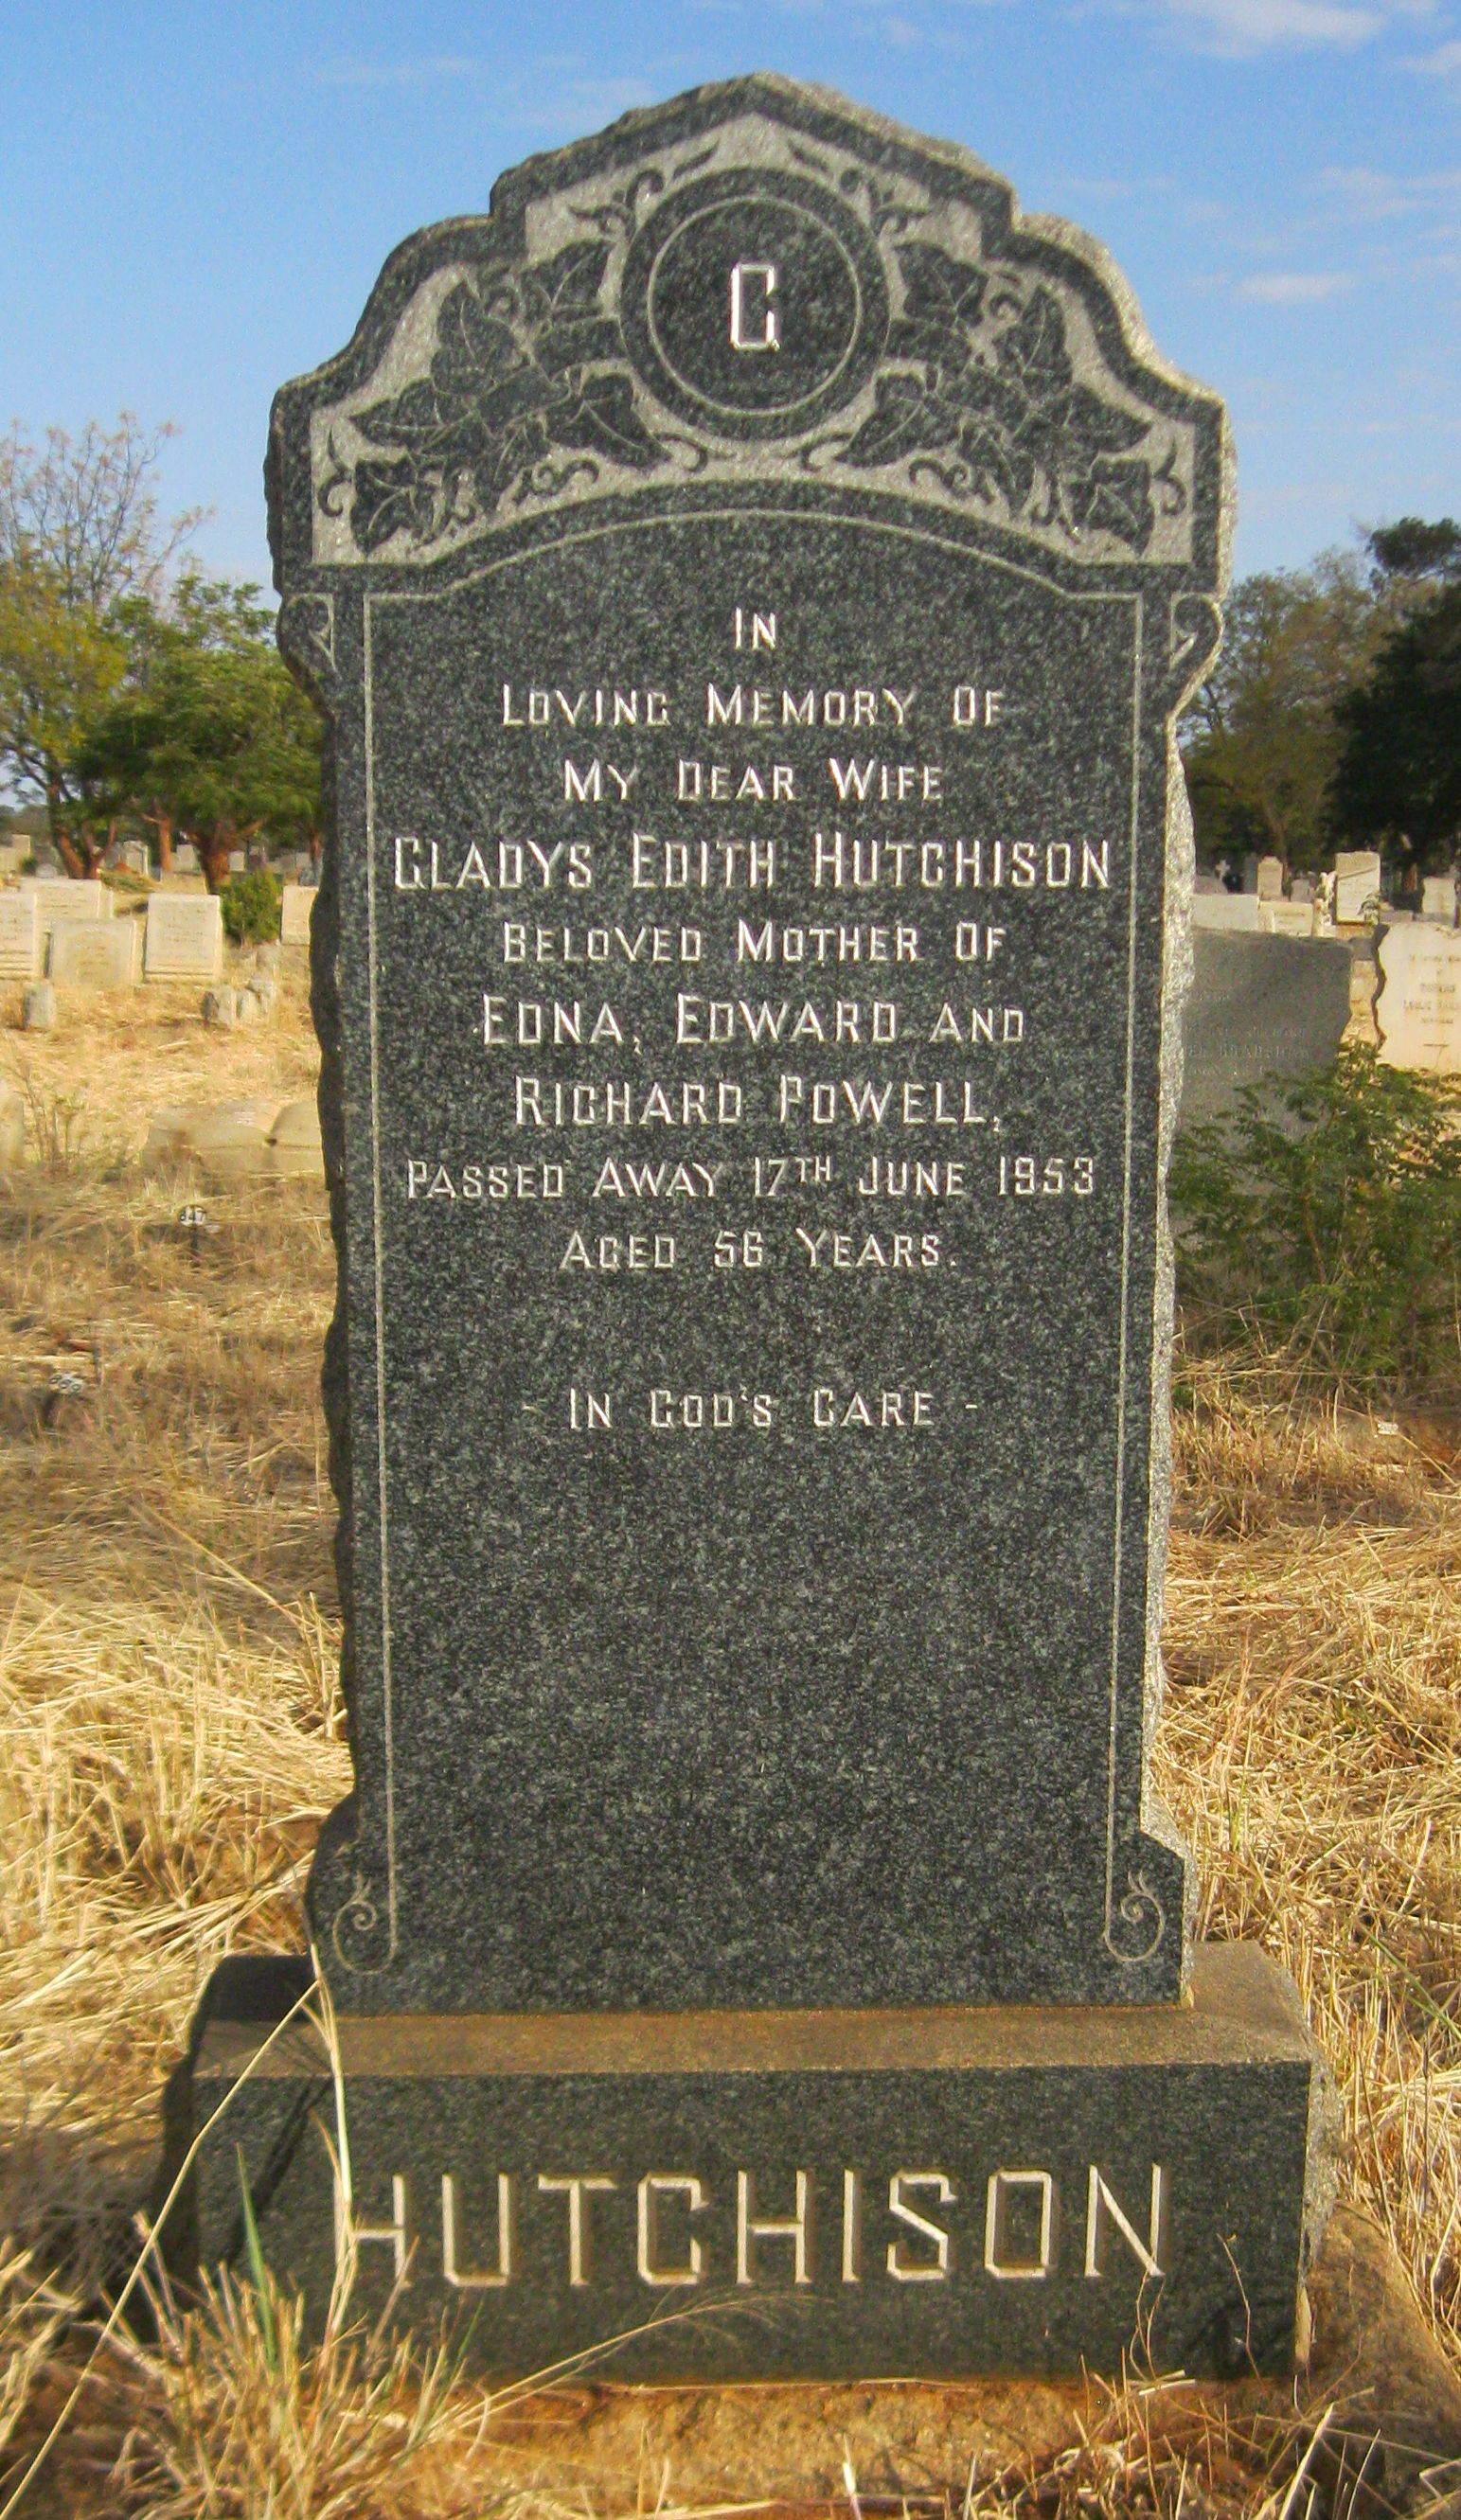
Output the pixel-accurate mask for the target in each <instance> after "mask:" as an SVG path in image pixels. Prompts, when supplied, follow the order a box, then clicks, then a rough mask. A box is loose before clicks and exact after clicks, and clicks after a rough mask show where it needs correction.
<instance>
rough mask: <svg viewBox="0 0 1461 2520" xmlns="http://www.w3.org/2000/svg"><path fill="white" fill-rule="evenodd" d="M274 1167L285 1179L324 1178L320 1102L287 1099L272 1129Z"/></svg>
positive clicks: (271, 1146) (312, 1179)
mask: <svg viewBox="0 0 1461 2520" xmlns="http://www.w3.org/2000/svg"><path fill="white" fill-rule="evenodd" d="M269 1148H270V1152H271V1154H272V1157H273V1169H274V1171H275V1172H276V1173H277V1174H278V1175H279V1177H280V1179H281V1180H282V1181H321V1182H322V1181H323V1180H324V1178H325V1151H324V1148H323V1146H322V1145H321V1142H320V1113H319V1105H318V1103H317V1102H315V1100H314V1098H313V1096H311V1097H310V1098H309V1100H308V1101H307V1102H286V1104H285V1105H284V1108H283V1110H282V1111H280V1112H278V1113H277V1114H276V1117H275V1120H274V1125H273V1128H272V1129H271V1130H270V1132H269Z"/></svg>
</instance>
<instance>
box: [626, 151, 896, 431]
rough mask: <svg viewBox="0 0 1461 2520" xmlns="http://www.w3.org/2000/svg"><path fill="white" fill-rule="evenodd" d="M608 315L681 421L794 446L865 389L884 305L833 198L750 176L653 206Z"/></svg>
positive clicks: (875, 262)
mask: <svg viewBox="0 0 1461 2520" xmlns="http://www.w3.org/2000/svg"><path fill="white" fill-rule="evenodd" d="M619 311H620V321H621V324H622V327H623V334H624V339H625V342H626V344H627V346H628V350H629V355H630V357H631V358H632V359H633V361H634V364H635V366H636V367H637V368H638V370H639V373H640V375H641V376H642V377H643V379H644V382H645V383H646V384H647V385H648V386H649V388H650V390H651V392H652V393H654V394H656V395H657V396H658V397H659V399H660V401H661V402H662V403H664V404H666V405H667V406H668V408H669V409H670V410H671V411H673V412H676V413H678V415H679V416H680V417H681V418H682V419H684V420H687V421H689V422H691V423H692V424H693V425H694V426H696V427H700V428H703V429H709V430H712V431H713V432H714V433H715V434H716V435H718V436H721V437H743V438H745V437H756V438H765V437H795V436H798V435H799V434H800V432H801V431H802V430H803V429H807V428H812V427H816V426H817V425H818V423H819V422H821V421H823V420H825V419H826V417H827V415H828V413H829V412H833V411H837V410H839V409H841V407H842V406H843V404H845V403H846V402H849V401H850V400H851V398H852V396H853V395H854V394H855V393H856V392H857V391H858V390H859V388H860V387H861V386H862V385H864V384H865V383H866V382H867V380H868V378H869V377H870V376H871V375H872V372H873V369H874V367H875V366H876V364H877V360H878V355H879V352H880V351H881V350H882V348H883V343H884V338H885V336H886V334H887V330H888V291H887V287H886V284H885V282H884V277H883V269H882V263H881V261H880V258H879V254H878V249H877V247H876V245H875V244H874V242H873V240H872V238H871V237H870V236H869V235H868V233H867V231H866V230H865V229H864V228H862V227H859V225H858V223H857V221H856V220H855V219H854V218H853V217H852V215H851V214H850V212H849V211H848V210H847V209H846V208H845V205H844V204H843V203H841V202H840V201H839V200H838V198H837V196H836V194H834V193H829V192H827V191H826V190H825V189H824V188H823V187H822V186H820V185H816V184H808V183H802V182H801V181H800V180H799V178H798V177H796V176H794V175H778V174H772V173H768V172H765V171H763V170H760V169H758V168H753V167H747V168H746V169H745V170H744V171H741V172H735V173H731V174H725V175H710V176H708V177H706V179H705V180H704V181H703V182H701V183H699V184H687V185H686V186H685V188H684V189H683V191H681V192H678V193H674V194H672V195H671V196H670V198H669V200H668V201H666V202H663V203H661V205H660V207H659V209H658V210H656V212H655V213H654V215H653V217H652V218H650V219H648V220H647V221H646V222H645V225H644V227H643V228H642V229H641V230H640V232H639V235H638V236H637V237H636V239H635V241H634V244H633V246H632V247H631V248H630V250H629V255H628V259H627V261H626V263H625V266H624V276H623V283H622V288H621V291H620V300H619Z"/></svg>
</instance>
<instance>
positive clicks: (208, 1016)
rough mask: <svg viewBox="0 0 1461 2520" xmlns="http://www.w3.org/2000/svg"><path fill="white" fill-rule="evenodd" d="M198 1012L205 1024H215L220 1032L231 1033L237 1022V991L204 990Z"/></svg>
mask: <svg viewBox="0 0 1461 2520" xmlns="http://www.w3.org/2000/svg"><path fill="white" fill-rule="evenodd" d="M200 1012H201V1013H202V1015H203V1019H204V1022H205V1024H216V1025H218V1026H219V1027H220V1029H221V1030H223V1031H225V1032H231V1031H232V1030H233V1027H234V1025H235V1024H236V1023H237V1022H238V1020H239V993H238V990H237V989H205V990H204V993H203V1005H202V1008H201V1010H200Z"/></svg>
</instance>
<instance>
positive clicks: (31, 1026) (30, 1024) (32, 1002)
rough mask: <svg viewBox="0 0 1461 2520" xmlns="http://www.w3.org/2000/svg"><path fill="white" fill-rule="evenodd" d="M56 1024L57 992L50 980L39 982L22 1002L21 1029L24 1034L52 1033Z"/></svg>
mask: <svg viewBox="0 0 1461 2520" xmlns="http://www.w3.org/2000/svg"><path fill="white" fill-rule="evenodd" d="M55 1023H56V992H55V990H54V989H53V988H52V986H51V983H50V981H49V980H37V981H35V982H34V984H33V985H32V986H31V987H30V988H28V989H27V990H26V991H25V993H24V995H23V998H22V1000H21V1027H22V1030H23V1031H24V1032H51V1031H53V1030H54V1028H55Z"/></svg>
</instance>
